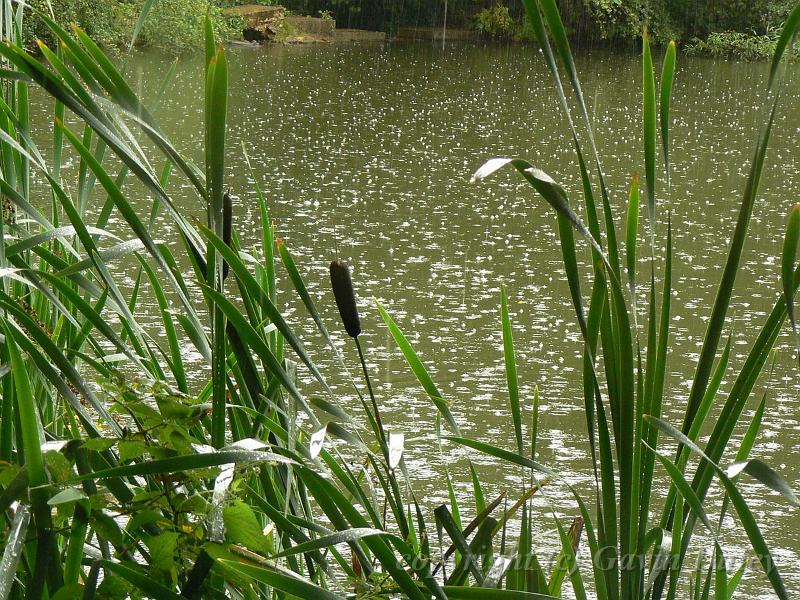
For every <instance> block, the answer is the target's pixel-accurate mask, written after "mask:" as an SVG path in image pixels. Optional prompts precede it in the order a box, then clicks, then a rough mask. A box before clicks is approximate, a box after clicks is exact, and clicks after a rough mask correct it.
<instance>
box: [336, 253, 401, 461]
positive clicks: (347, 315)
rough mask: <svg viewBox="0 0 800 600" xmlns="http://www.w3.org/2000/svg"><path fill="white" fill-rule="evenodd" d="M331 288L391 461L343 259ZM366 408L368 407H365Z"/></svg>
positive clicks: (348, 273)
mask: <svg viewBox="0 0 800 600" xmlns="http://www.w3.org/2000/svg"><path fill="white" fill-rule="evenodd" d="M331 288H332V289H333V297H334V298H335V299H336V307H337V308H338V309H339V316H341V318H342V323H343V324H344V329H345V331H347V335H349V336H350V337H351V338H353V339H354V340H355V342H356V348H357V349H358V358H359V360H360V361H361V370H362V371H363V372H364V380H365V381H366V383H367V390H368V391H369V397H370V399H371V400H372V410H373V411H374V414H375V425H376V429H377V430H378V431H377V432H376V433H378V436H379V438H380V440H381V444H382V446H383V448H384V451H385V453H386V460H387V461H388V459H389V454H388V447H387V444H386V433H385V432H384V430H383V424H382V423H381V415H380V412H379V411H378V403H377V401H376V400H375V394H374V393H373V391H372V383H371V382H370V379H369V373H368V371H367V363H366V361H365V360H364V352H363V350H362V348H361V342H360V341H359V339H358V336H359V335H361V319H360V318H359V316H358V305H357V304H356V293H355V290H354V289H353V280H352V278H351V277H350V267H348V266H347V263H346V262H344V261H343V260H341V259H338V258H337V259H336V260H334V261H333V262H332V263H331ZM365 408H366V407H365Z"/></svg>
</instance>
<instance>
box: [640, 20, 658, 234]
mask: <svg viewBox="0 0 800 600" xmlns="http://www.w3.org/2000/svg"><path fill="white" fill-rule="evenodd" d="M642 127H643V132H642V138H643V140H644V165H645V166H644V172H645V180H646V182H647V212H648V217H649V218H650V227H651V230H652V229H653V228H655V225H656V82H655V74H654V72H653V56H652V54H651V53H650V36H649V35H648V34H647V27H645V28H644V31H643V32H642Z"/></svg>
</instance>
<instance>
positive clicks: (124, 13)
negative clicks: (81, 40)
mask: <svg viewBox="0 0 800 600" xmlns="http://www.w3.org/2000/svg"><path fill="white" fill-rule="evenodd" d="M29 4H30V5H31V7H32V8H34V9H36V10H37V11H39V12H41V13H44V14H45V15H50V14H51V13H50V7H51V6H52V10H53V12H52V15H54V18H55V19H56V20H57V21H58V23H59V24H60V25H61V26H62V27H68V26H69V25H70V24H71V23H77V24H78V25H80V26H81V27H82V28H83V29H84V31H86V33H88V34H89V35H90V36H92V38H93V39H94V40H95V41H96V42H97V43H98V44H100V45H102V46H105V47H108V48H124V47H126V46H127V44H128V42H129V41H130V35H131V31H132V30H133V26H134V23H135V22H136V16H137V15H138V12H137V7H136V5H134V4H131V3H130V2H125V1H122V0H103V1H102V2H98V1H97V0H32V1H31V2H29ZM23 32H24V39H25V41H26V43H27V44H28V45H32V44H33V42H34V40H35V39H36V38H41V39H43V40H44V41H46V42H47V43H48V44H51V45H52V43H53V41H54V37H53V35H52V32H51V31H50V29H49V28H48V27H47V26H46V25H45V24H44V22H43V21H42V20H41V19H40V18H38V17H37V16H35V15H34V14H31V15H30V16H29V17H26V19H25V21H24V27H23Z"/></svg>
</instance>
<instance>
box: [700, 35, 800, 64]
mask: <svg viewBox="0 0 800 600" xmlns="http://www.w3.org/2000/svg"><path fill="white" fill-rule="evenodd" d="M777 43H778V31H777V30H775V31H770V32H769V33H766V34H764V35H755V34H752V33H741V32H736V31H723V32H720V33H711V34H709V36H708V38H706V39H705V40H701V39H697V38H695V39H693V40H692V41H691V43H690V44H689V45H688V46H687V47H686V53H687V54H689V55H706V56H713V57H715V58H735V59H741V60H769V59H770V58H772V55H773V54H774V52H775V46H776V44H777ZM798 56H800V46H797V45H795V46H794V47H793V48H792V50H791V52H789V58H790V59H792V60H797V58H798Z"/></svg>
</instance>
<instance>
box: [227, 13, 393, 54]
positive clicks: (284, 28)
mask: <svg viewBox="0 0 800 600" xmlns="http://www.w3.org/2000/svg"><path fill="white" fill-rule="evenodd" d="M225 13H226V14H228V15H238V16H240V17H242V18H243V19H244V22H245V23H244V30H243V31H242V37H243V38H244V40H245V42H257V43H266V42H280V43H319V42H328V43H330V42H382V41H385V40H386V34H385V33H383V32H380V31H363V30H359V29H342V30H337V29H336V23H335V21H334V20H333V19H330V18H327V19H323V18H319V17H296V16H287V15H286V10H285V9H284V7H282V6H261V5H256V4H247V5H243V6H236V7H233V8H229V9H227V10H226V11H225ZM236 45H239V44H236Z"/></svg>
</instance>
